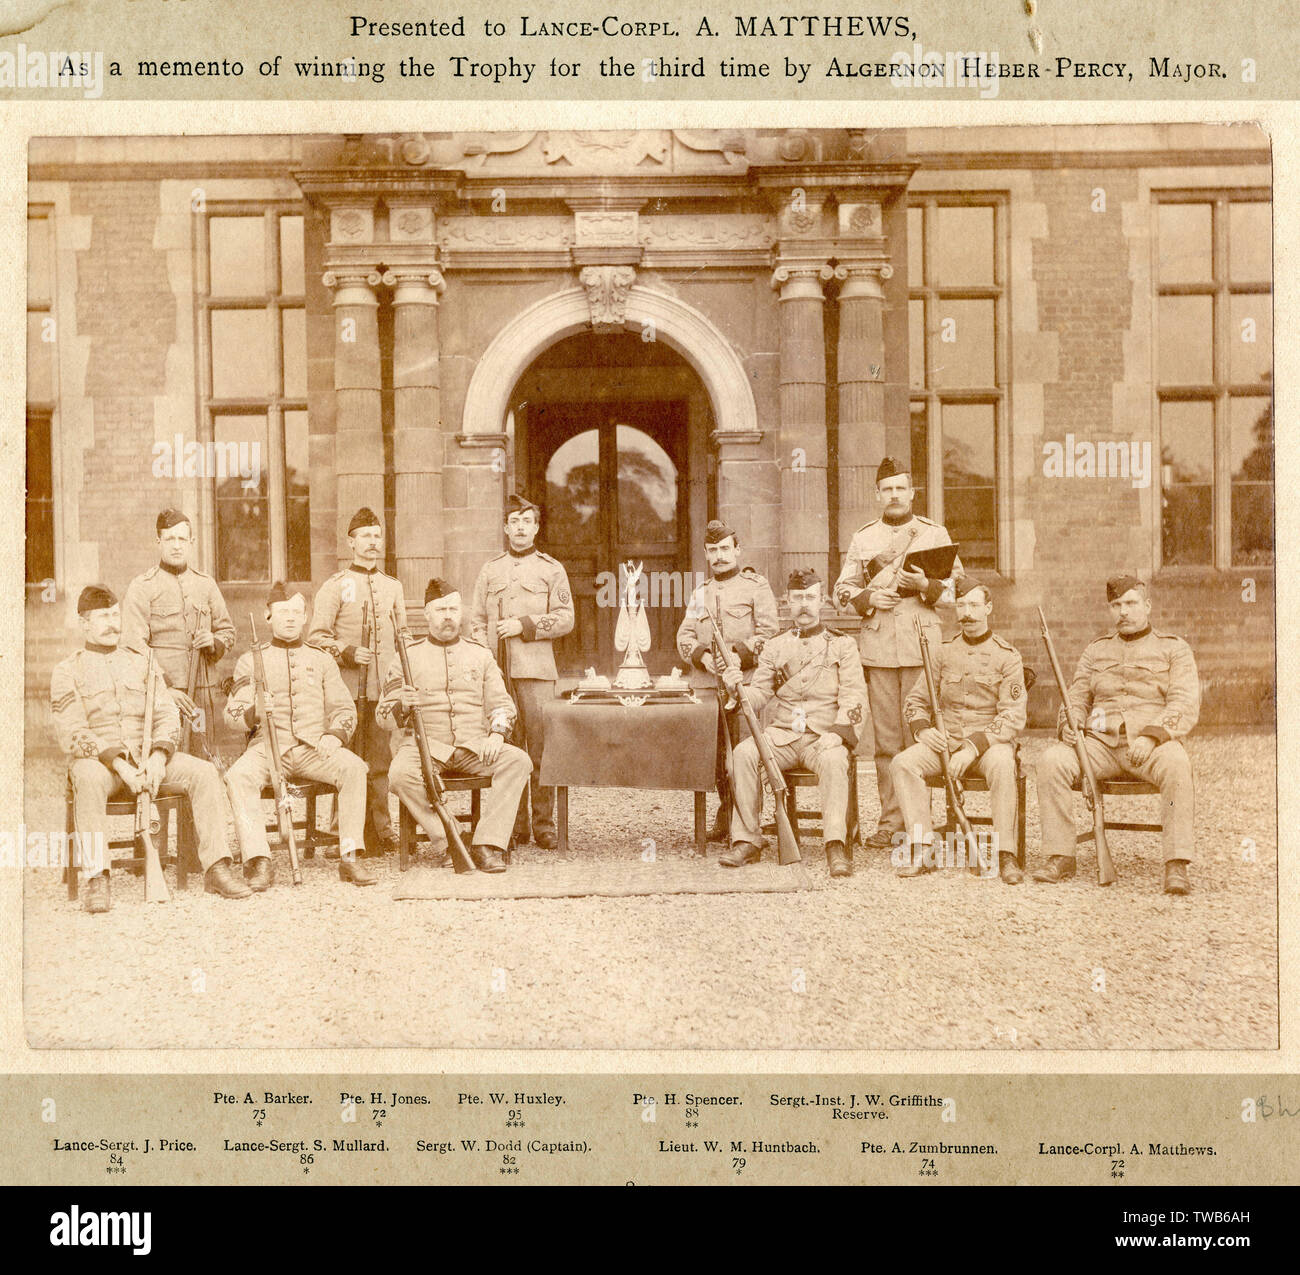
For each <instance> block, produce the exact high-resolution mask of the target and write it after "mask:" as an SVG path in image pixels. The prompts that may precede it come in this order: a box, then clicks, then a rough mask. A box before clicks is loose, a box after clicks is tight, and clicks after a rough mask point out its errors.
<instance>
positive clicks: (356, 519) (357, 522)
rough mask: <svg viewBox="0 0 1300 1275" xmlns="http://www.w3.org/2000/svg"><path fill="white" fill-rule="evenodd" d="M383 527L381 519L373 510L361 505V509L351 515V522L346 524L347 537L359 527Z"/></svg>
mask: <svg viewBox="0 0 1300 1275" xmlns="http://www.w3.org/2000/svg"><path fill="white" fill-rule="evenodd" d="M383 525H384V523H383V519H381V518H380V517H379V515H378V514H377V513H375V511H374V510H373V509H370V508H368V507H367V506H365V505H362V506H361V508H360V509H358V510H357V512H356V513H354V514H353V515H352V521H351V522H350V523H348V535H349V536H350V535H351V534H352V533H353V532H354V531H356V530H357V529H358V528H359V527H382V526H383Z"/></svg>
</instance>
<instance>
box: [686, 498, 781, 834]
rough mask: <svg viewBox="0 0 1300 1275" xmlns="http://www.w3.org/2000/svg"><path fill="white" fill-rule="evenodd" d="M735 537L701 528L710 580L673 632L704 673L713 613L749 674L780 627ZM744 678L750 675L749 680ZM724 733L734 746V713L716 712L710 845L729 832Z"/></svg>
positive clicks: (723, 528) (772, 602) (709, 669)
mask: <svg viewBox="0 0 1300 1275" xmlns="http://www.w3.org/2000/svg"><path fill="white" fill-rule="evenodd" d="M739 544H740V542H739V540H738V539H737V537H736V533H735V532H734V531H733V530H732V529H731V528H730V527H728V526H727V525H726V523H723V522H719V521H718V520H717V519H716V518H715V519H714V520H713V521H712V522H710V523H709V525H708V526H707V527H706V528H705V529H704V556H705V558H706V559H708V563H709V579H707V580H706V581H705V582H704V583H703V584H701V585H700V587H699V588H698V589H696V590H695V592H694V593H692V594H691V597H690V601H689V602H688V603H687V604H686V615H685V616H684V617H683V619H682V622H681V625H680V626H679V628H678V630H677V651H678V653H679V654H680V655H681V657H682V659H684V660H687V661H689V662H690V663H691V664H692V665H693V666H694V667H695V668H699V669H703V670H704V671H705V672H706V673H720V672H721V671H722V670H721V669H718V668H715V667H714V661H713V655H712V639H713V631H712V625H711V624H710V622H709V616H710V615H715V616H717V618H718V622H719V624H721V626H722V640H723V641H724V642H725V643H726V645H727V646H728V647H730V648H731V650H733V651H734V652H735V653H736V655H737V657H738V658H739V660H740V667H741V669H742V671H743V672H745V673H746V674H747V675H748V676H752V675H753V671H754V669H755V668H756V667H757V665H758V655H759V652H760V651H761V650H762V649H763V643H764V642H766V641H767V639H768V638H770V637H775V636H776V632H777V630H778V629H779V628H780V622H779V620H778V618H777V610H776V597H775V595H774V594H773V593H772V586H771V585H770V584H768V582H767V580H766V579H764V577H763V576H761V575H759V574H758V572H757V571H755V570H754V568H753V567H741V566H740V565H739ZM747 680H748V677H747ZM723 731H727V732H728V734H729V736H730V740H731V743H732V745H733V746H734V745H735V743H736V739H737V735H738V727H737V724H736V718H735V714H734V713H731V714H728V713H726V712H725V711H722V712H719V714H718V771H717V774H718V802H719V804H718V817H717V818H716V819H715V820H714V823H713V827H712V829H711V830H710V831H709V840H710V841H726V840H727V839H728V837H729V835H730V829H731V779H730V777H729V776H728V774H727V766H726V757H727V748H726V741H725V740H724V739H723V737H722V732H723Z"/></svg>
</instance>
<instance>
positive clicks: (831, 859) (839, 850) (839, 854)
mask: <svg viewBox="0 0 1300 1275" xmlns="http://www.w3.org/2000/svg"><path fill="white" fill-rule="evenodd" d="M826 864H827V866H828V867H829V868H830V873H831V876H833V877H851V876H852V875H853V864H852V862H851V861H850V860H849V857H848V855H846V854H845V853H844V842H842V841H828V842H827V843H826Z"/></svg>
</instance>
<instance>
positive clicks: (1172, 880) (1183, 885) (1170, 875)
mask: <svg viewBox="0 0 1300 1275" xmlns="http://www.w3.org/2000/svg"><path fill="white" fill-rule="evenodd" d="M1191 892H1192V883H1191V882H1190V881H1189V880H1188V879H1187V860H1186V859H1170V860H1168V861H1167V862H1166V863H1165V893H1166V894H1190V893H1191Z"/></svg>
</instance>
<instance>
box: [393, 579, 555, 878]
mask: <svg viewBox="0 0 1300 1275" xmlns="http://www.w3.org/2000/svg"><path fill="white" fill-rule="evenodd" d="M424 619H425V623H426V625H427V627H428V634H429V636H428V638H427V639H426V640H425V641H423V642H416V643H413V644H412V645H410V646H409V647H408V650H407V656H408V659H409V660H410V664H411V676H412V677H413V678H414V679H415V685H414V686H412V685H410V684H409V683H407V682H406V680H405V678H404V676H403V672H402V665H401V662H400V660H394V661H393V662H392V663H391V664H390V665H389V666H388V669H387V671H386V673H385V675H384V693H383V698H382V699H381V700H380V701H379V707H378V709H377V710H376V713H377V716H378V719H379V721H380V723H381V724H384V725H386V726H388V727H389V728H390V729H391V728H392V727H393V726H397V727H400V728H401V730H402V732H403V734H402V740H401V743H400V744H399V745H398V747H397V750H396V752H395V753H394V754H393V764H392V766H391V767H390V768H389V771H388V782H389V785H390V786H391V787H392V790H393V791H394V792H395V793H396V794H397V797H398V800H400V801H401V803H402V804H403V805H404V806H405V807H406V808H407V810H409V811H410V812H411V814H412V816H413V817H414V818H415V821H416V822H417V823H418V824H419V825H420V827H421V828H422V829H423V830H424V832H425V833H426V834H427V836H428V837H429V840H430V842H431V843H432V845H433V846H434V847H435V848H438V847H441V846H445V845H446V833H445V832H444V831H443V829H442V824H441V823H440V822H439V820H438V817H437V815H436V814H434V812H433V807H432V805H431V804H430V802H429V794H428V793H427V791H426V790H425V786H424V773H423V771H422V769H421V766H420V751H419V745H418V743H417V741H416V738H415V727H414V721H413V718H412V714H413V713H417V712H418V713H419V714H420V718H421V720H422V721H423V723H424V728H425V735H426V738H427V739H428V743H429V754H430V756H431V758H432V760H433V764H434V765H435V766H437V767H439V769H440V770H445V771H446V772H447V773H449V774H452V773H454V774H458V775H488V776H491V779H492V786H491V787H490V788H489V789H488V791H487V792H486V793H485V794H484V798H483V805H482V810H481V812H480V816H479V821H478V825H477V826H476V827H475V828H474V830H473V837H472V844H471V845H470V848H469V853H470V858H471V859H473V861H474V866H475V867H477V868H478V869H479V871H480V872H504V871H505V870H506V864H505V860H504V858H503V854H502V852H503V851H504V850H505V849H506V847H507V846H508V845H509V844H510V835H511V829H512V828H513V827H514V823H515V815H516V812H517V811H518V809H519V803H520V800H521V798H522V796H523V793H524V790H525V788H527V786H528V777H529V775H530V774H531V773H532V769H533V763H532V761H531V760H530V759H529V756H528V754H527V753H526V752H524V751H523V749H521V748H516V747H515V746H514V745H513V744H508V743H506V737H507V736H508V735H509V734H510V730H511V728H512V726H513V725H514V720H515V706H514V703H513V702H512V701H511V699H510V696H509V695H508V694H507V693H506V684H505V679H504V678H503V677H502V676H501V670H500V669H499V668H498V667H497V663H496V660H494V659H493V658H492V653H491V652H490V651H489V650H488V649H487V648H486V647H484V646H480V645H479V644H478V643H477V642H467V641H465V640H464V639H463V638H462V637H461V635H460V627H461V596H460V593H459V591H458V590H457V589H456V588H455V587H454V586H452V585H450V584H449V583H447V581H445V580H441V579H438V578H437V577H435V578H434V579H432V580H430V581H429V583H428V585H427V587H426V588H425V591H424Z"/></svg>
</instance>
